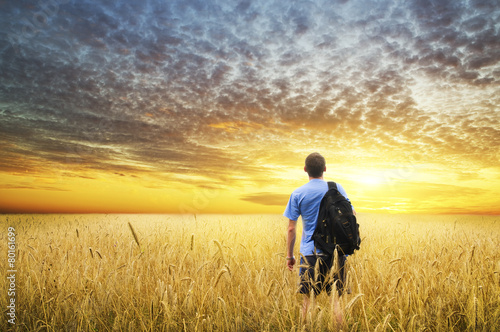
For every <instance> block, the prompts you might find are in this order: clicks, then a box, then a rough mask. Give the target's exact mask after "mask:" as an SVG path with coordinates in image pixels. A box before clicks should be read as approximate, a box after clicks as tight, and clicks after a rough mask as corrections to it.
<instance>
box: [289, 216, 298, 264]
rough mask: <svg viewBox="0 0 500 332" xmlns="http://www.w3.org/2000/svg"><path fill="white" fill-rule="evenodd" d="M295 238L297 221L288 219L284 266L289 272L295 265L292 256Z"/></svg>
mask: <svg viewBox="0 0 500 332" xmlns="http://www.w3.org/2000/svg"><path fill="white" fill-rule="evenodd" d="M296 237H297V221H296V220H292V219H288V232H287V236H286V265H287V266H288V269H289V270H290V271H292V270H293V266H294V265H295V257H294V256H293V248H294V247H295V239H296Z"/></svg>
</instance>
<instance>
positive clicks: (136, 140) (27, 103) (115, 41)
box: [0, 0, 500, 214]
mask: <svg viewBox="0 0 500 332" xmlns="http://www.w3.org/2000/svg"><path fill="white" fill-rule="evenodd" d="M0 27H1V29H0V212H2V213H12V212H15V213H38V212H44V213H49V212H54V213H62V212H64V213H66V212H67V213H81V212H91V213H115V212H119V213H195V214H196V213H282V212H283V211H284V208H285V205H286V203H287V200H288V198H289V196H290V193H291V192H292V191H293V190H294V189H295V188H296V187H298V186H301V185H303V184H304V183H306V182H307V181H308V177H307V174H306V173H305V172H304V170H303V167H304V160H305V158H306V156H307V155H308V154H309V153H311V152H319V153H321V154H322V155H324V156H325V158H326V162H327V166H326V167H327V170H326V172H325V174H324V177H325V180H333V181H336V182H339V183H340V184H342V186H343V187H344V188H345V189H346V192H347V195H348V196H349V199H350V200H351V201H352V203H353V205H354V207H355V208H356V210H357V211H358V212H360V213H363V212H365V213H432V214H434V213H436V214H443V213H456V214H499V213H500V163H499V157H500V116H499V115H500V4H499V2H498V1H497V0H492V1H478V0H468V1H460V0H450V1H444V0H439V1H436V0H413V1H384V0H349V1H348V0H342V1H341V0H338V1H330V0H329V1H270V0H265V1H264V0H262V1H260V0H259V1H247V0H243V1H229V0H227V1H222V0H214V1H202V0H187V1H173V0H172V1H167V0H161V1H160V0H149V1H132V0H126V1H107V0H102V1H99V0H78V1H76V0H74V1H73V0H39V1H23V0H19V1H5V0H4V1H0Z"/></svg>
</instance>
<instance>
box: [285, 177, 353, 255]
mask: <svg viewBox="0 0 500 332" xmlns="http://www.w3.org/2000/svg"><path fill="white" fill-rule="evenodd" d="M337 189H338V190H339V192H340V193H341V194H342V195H344V197H345V198H347V194H346V192H345V190H344V188H343V187H342V186H341V185H340V184H338V183H337ZM327 191H328V183H327V182H326V181H325V180H321V179H311V180H310V181H309V182H307V183H306V184H304V185H303V186H301V187H299V188H297V189H295V190H294V191H293V192H292V194H291V195H290V199H289V200H288V204H287V206H286V209H285V212H284V213H283V215H284V216H285V217H286V218H288V219H290V220H294V221H296V220H297V219H298V218H299V216H302V225H303V227H302V228H303V229H302V239H301V241H300V253H301V254H302V255H304V256H306V255H313V254H314V240H313V239H312V235H313V233H314V229H315V228H316V221H317V219H318V212H319V205H320V203H321V199H322V198H323V196H324V195H325V194H326V192H327ZM347 200H349V198H347ZM317 252H321V251H320V250H317Z"/></svg>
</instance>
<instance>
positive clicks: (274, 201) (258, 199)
mask: <svg viewBox="0 0 500 332" xmlns="http://www.w3.org/2000/svg"><path fill="white" fill-rule="evenodd" d="M288 198H289V195H285V194H274V193H269V192H262V193H256V194H249V195H244V196H242V197H241V198H240V199H241V200H243V201H248V202H252V203H256V204H262V205H277V206H286V202H287V201H288Z"/></svg>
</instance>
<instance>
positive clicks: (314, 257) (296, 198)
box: [283, 152, 349, 324]
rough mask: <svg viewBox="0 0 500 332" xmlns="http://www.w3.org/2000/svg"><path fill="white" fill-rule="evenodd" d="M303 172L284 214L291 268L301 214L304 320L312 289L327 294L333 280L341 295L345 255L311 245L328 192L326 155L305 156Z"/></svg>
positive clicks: (337, 318)
mask: <svg viewBox="0 0 500 332" xmlns="http://www.w3.org/2000/svg"><path fill="white" fill-rule="evenodd" d="M304 171H305V172H307V174H308V176H309V182H308V183H306V184H304V185H303V186H301V187H299V188H297V189H295V190H294V191H293V193H292V194H291V196H290V199H289V201H288V205H287V207H286V209H285V212H284V213H283V215H284V216H285V217H286V218H288V233H287V248H286V251H287V257H286V264H287V266H288V269H289V270H290V271H292V270H293V267H294V265H295V262H296V261H295V257H294V256H293V248H294V246H295V239H296V226H297V220H298V218H299V216H302V224H303V231H302V238H301V241H300V253H301V254H302V256H304V258H305V259H304V258H301V262H300V265H301V266H302V267H301V268H300V271H299V275H300V287H299V293H301V294H304V302H303V305H302V318H303V319H305V318H306V315H307V311H308V309H309V304H310V297H309V295H310V294H311V291H313V293H314V295H318V294H319V293H320V292H321V291H322V290H326V291H327V292H328V293H330V291H331V288H332V286H333V285H334V284H335V281H337V282H336V286H337V291H338V293H339V295H341V294H342V291H343V284H344V273H343V272H344V269H343V268H344V263H345V256H343V255H338V257H336V259H334V258H333V257H331V256H327V255H324V254H323V253H321V251H320V250H319V249H316V248H315V247H314V240H313V239H312V235H313V233H314V229H315V228H316V221H317V218H318V212H319V206H320V203H321V199H322V198H323V196H324V195H325V193H326V192H327V191H328V183H327V182H326V181H324V180H323V172H325V171H326V163H325V158H323V156H322V155H321V154H319V153H317V152H314V153H311V154H310V155H309V156H307V158H306V161H305V166H304ZM337 189H338V191H339V192H340V193H341V194H342V195H344V197H345V198H346V199H347V200H349V199H348V198H347V194H346V192H345V190H344V188H343V187H342V186H341V185H340V184H338V183H337ZM335 260H337V261H338V268H339V270H338V273H337V274H336V275H335V278H334V280H332V279H329V278H328V275H329V272H330V270H331V269H332V265H333V263H334V261H335ZM317 263H318V267H319V269H318V271H319V274H320V275H318V276H315V275H314V272H315V271H314V267H315V265H316V264H317ZM333 299H335V303H334V308H335V314H336V320H337V323H339V324H342V314H341V312H340V309H339V303H338V298H337V297H336V296H333Z"/></svg>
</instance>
